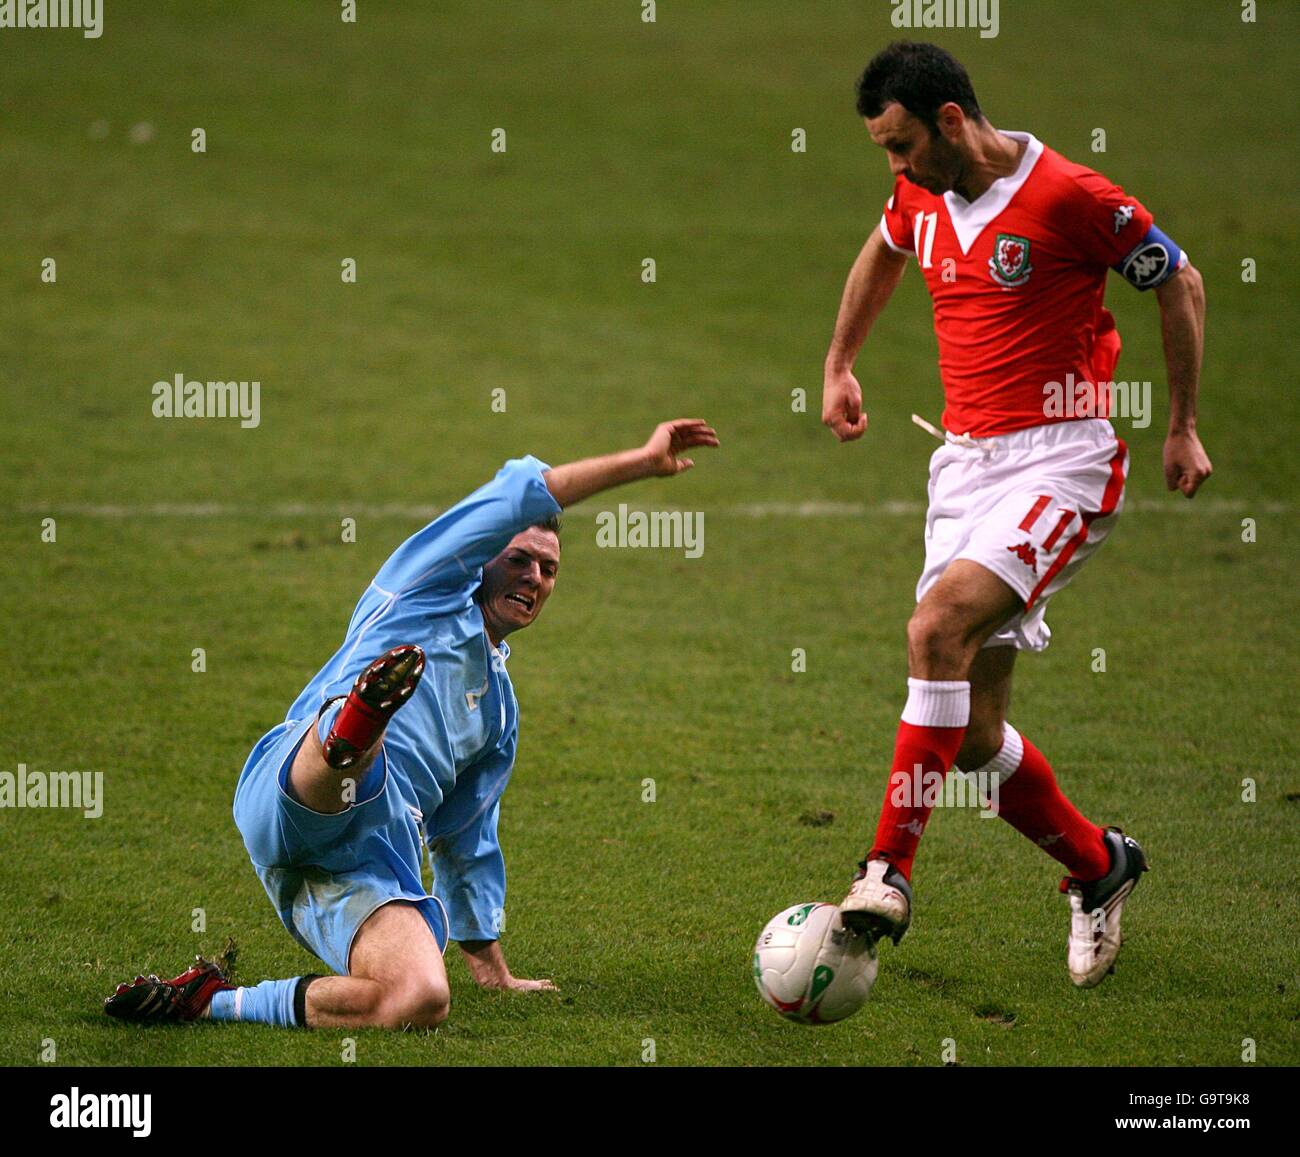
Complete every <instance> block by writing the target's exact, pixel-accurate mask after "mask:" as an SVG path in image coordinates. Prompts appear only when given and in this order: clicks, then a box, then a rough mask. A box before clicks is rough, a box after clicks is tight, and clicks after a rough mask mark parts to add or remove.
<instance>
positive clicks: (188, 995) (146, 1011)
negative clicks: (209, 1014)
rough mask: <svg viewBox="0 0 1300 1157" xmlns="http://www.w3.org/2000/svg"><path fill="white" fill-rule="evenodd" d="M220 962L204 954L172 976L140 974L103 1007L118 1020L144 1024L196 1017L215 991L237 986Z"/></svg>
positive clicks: (205, 1006) (206, 1005)
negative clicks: (231, 981)
mask: <svg viewBox="0 0 1300 1157" xmlns="http://www.w3.org/2000/svg"><path fill="white" fill-rule="evenodd" d="M234 987H235V986H234V985H233V984H231V983H230V981H229V980H228V979H227V978H226V974H225V973H224V972H222V970H221V968H220V966H219V965H216V964H214V963H213V962H212V961H210V960H204V959H203V957H202V956H196V957H195V958H194V963H193V964H192V965H191V966H190V967H189V968H187V969H186V970H185V971H184V972H182V973H181V974H180V975H179V976H178V977H176V978H175V979H173V980H161V979H159V978H158V977H157V976H154V975H152V974H150V975H149V976H137V977H136V978H135V979H134V980H133V981H131V983H130V984H119V985H118V986H117V991H116V992H114V993H113V995H112V996H110V997H108V998H107V999H106V1000H105V1001H104V1011H105V1012H106V1013H108V1015H109V1016H112V1017H116V1018H117V1019H118V1020H133V1021H137V1022H139V1023H141V1024H159V1023H161V1022H163V1021H176V1020H197V1019H198V1018H199V1017H200V1016H202V1015H203V1012H204V1010H205V1009H206V1008H207V1007H208V1005H209V1004H210V1003H211V1002H212V997H213V995H214V994H215V993H218V992H221V991H222V990H223V989H229V988H234Z"/></svg>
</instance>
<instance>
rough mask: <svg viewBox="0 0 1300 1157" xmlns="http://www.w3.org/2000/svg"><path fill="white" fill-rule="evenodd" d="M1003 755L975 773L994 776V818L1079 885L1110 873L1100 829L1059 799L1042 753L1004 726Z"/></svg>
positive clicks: (1052, 776) (1063, 798)
mask: <svg viewBox="0 0 1300 1157" xmlns="http://www.w3.org/2000/svg"><path fill="white" fill-rule="evenodd" d="M1003 736H1004V737H1003V740H1002V749H1001V750H1000V751H999V752H998V753H997V755H996V756H994V757H993V759H992V760H990V762H989V763H987V764H986V765H985V766H984V767H982V768H980V769H979V770H980V771H986V772H990V773H994V772H996V773H999V775H1000V776H1001V778H1000V781H999V784H998V798H997V800H996V804H997V812H998V815H1000V816H1001V817H1002V818H1003V819H1004V820H1006V821H1007V823H1009V824H1010V825H1011V826H1012V827H1013V828H1015V829H1016V831H1018V832H1019V833H1020V834H1021V835H1023V836H1025V837H1027V838H1028V839H1031V840H1033V841H1034V843H1036V844H1037V845H1038V846H1039V847H1040V848H1042V849H1043V851H1045V852H1046V853H1047V854H1048V855H1049V856H1051V857H1052V858H1053V859H1054V860H1057V861H1059V862H1060V863H1062V864H1064V865H1065V868H1066V871H1068V872H1069V873H1070V875H1071V876H1073V877H1075V879H1078V880H1099V879H1100V878H1101V877H1102V876H1104V875H1105V874H1106V873H1107V872H1108V871H1109V870H1110V853H1109V852H1108V851H1107V850H1106V842H1105V838H1104V836H1103V833H1102V829H1101V828H1099V827H1098V826H1097V825H1096V824H1094V823H1093V822H1092V821H1091V820H1089V819H1087V818H1085V817H1084V816H1083V815H1082V814H1081V813H1080V812H1079V809H1078V808H1076V807H1075V806H1074V804H1072V803H1071V802H1070V801H1069V800H1068V799H1066V797H1065V796H1064V795H1063V794H1062V792H1061V789H1060V788H1059V787H1058V786H1057V784H1056V776H1055V775H1053V774H1052V765H1051V764H1050V763H1048V762H1047V760H1046V758H1045V757H1044V756H1043V753H1042V752H1041V751H1039V750H1038V748H1036V747H1035V746H1034V745H1033V744H1032V743H1030V742H1029V740H1028V739H1025V738H1024V737H1023V736H1022V735H1020V734H1019V732H1017V731H1016V729H1015V728H1014V727H1012V726H1011V725H1010V724H1009V723H1008V724H1006V725H1005V727H1004V732H1003Z"/></svg>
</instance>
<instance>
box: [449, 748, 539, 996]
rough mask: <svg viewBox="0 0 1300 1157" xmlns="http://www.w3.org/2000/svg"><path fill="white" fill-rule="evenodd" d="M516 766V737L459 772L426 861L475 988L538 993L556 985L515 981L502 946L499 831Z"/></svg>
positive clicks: (502, 884) (502, 869)
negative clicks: (505, 794) (503, 803)
mask: <svg viewBox="0 0 1300 1157" xmlns="http://www.w3.org/2000/svg"><path fill="white" fill-rule="evenodd" d="M514 761H515V741H514V739H513V738H511V739H509V740H508V741H507V742H506V743H505V745H504V746H503V747H499V748H496V749H494V750H493V751H492V752H491V753H489V754H488V755H486V756H484V757H483V758H482V759H481V760H480V761H478V762H477V763H476V764H475V765H474V766H473V768H467V769H466V770H465V771H463V772H461V774H460V776H459V778H458V779H457V781H456V786H455V787H454V788H453V789H452V790H451V792H450V794H448V795H447V797H446V798H445V799H444V800H443V801H442V806H441V807H439V808H438V811H437V813H436V815H435V824H436V827H435V829H434V831H433V832H432V833H431V839H430V844H429V860H430V864H431V865H432V867H433V881H434V887H433V894H434V895H435V896H436V897H437V898H438V900H439V902H440V903H441V904H442V907H443V910H444V911H445V912H446V913H447V924H448V929H449V932H450V938H451V939H452V940H455V941H456V943H457V944H459V945H460V948H461V952H462V953H463V954H464V956H465V964H466V966H467V967H468V968H469V971H470V975H471V976H472V977H473V978H474V980H475V982H476V983H478V984H480V985H482V986H483V987H484V988H508V989H512V990H513V991H516V992H535V991H540V990H548V989H553V988H554V987H555V985H554V984H553V983H551V981H549V980H525V979H524V978H522V977H518V976H515V975H514V974H513V973H512V972H511V971H510V966H509V965H508V964H507V963H506V958H505V954H504V953H503V952H502V951H501V945H500V944H499V943H498V937H499V936H500V935H501V930H502V927H503V924H504V919H505V902H506V862H505V857H504V856H503V855H502V852H501V841H500V838H499V837H498V834H497V825H498V823H499V821H500V818H501V793H502V792H503V791H505V787H506V784H507V783H508V782H509V779H510V772H511V769H512V768H513V766H514Z"/></svg>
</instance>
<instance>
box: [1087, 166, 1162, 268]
mask: <svg viewBox="0 0 1300 1157" xmlns="http://www.w3.org/2000/svg"><path fill="white" fill-rule="evenodd" d="M1075 190H1076V195H1075V197H1074V198H1072V201H1073V204H1072V205H1071V221H1070V222H1069V224H1070V234H1071V235H1072V236H1073V237H1074V238H1075V240H1076V242H1077V244H1078V248H1079V255H1080V256H1081V257H1083V258H1084V259H1085V260H1087V261H1090V262H1093V263H1095V264H1097V265H1106V266H1110V265H1115V264H1116V263H1117V262H1120V261H1123V260H1124V258H1125V257H1127V256H1128V255H1129V254H1130V253H1132V252H1133V250H1134V249H1135V248H1137V244H1138V242H1139V241H1141V240H1142V238H1143V237H1145V236H1146V233H1147V230H1148V229H1150V228H1151V223H1152V217H1151V214H1150V212H1149V211H1148V210H1147V208H1146V206H1145V205H1143V204H1142V202H1141V201H1139V200H1138V199H1137V198H1136V197H1131V196H1129V194H1127V193H1126V192H1124V190H1123V189H1121V188H1120V187H1119V186H1118V185H1114V184H1112V183H1111V182H1110V181H1108V180H1107V179H1106V178H1105V177H1103V176H1102V175H1101V174H1100V173H1094V172H1093V171H1092V170H1091V169H1085V168H1082V167H1080V168H1079V170H1078V172H1077V173H1076V175H1075Z"/></svg>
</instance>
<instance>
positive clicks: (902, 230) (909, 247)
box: [880, 177, 915, 253]
mask: <svg viewBox="0 0 1300 1157" xmlns="http://www.w3.org/2000/svg"><path fill="white" fill-rule="evenodd" d="M903 187H904V181H903V178H902V177H897V178H895V180H894V192H893V195H892V196H891V197H890V198H889V200H888V201H886V202H885V211H884V213H883V214H882V215H881V218H880V232H881V233H882V234H883V235H884V238H885V243H886V244H887V245H888V246H889V247H890V248H891V249H892V250H894V251H895V252H896V253H912V252H914V251H915V246H914V245H913V244H912V215H911V214H910V213H908V212H907V211H906V209H905V208H904V206H903Z"/></svg>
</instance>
